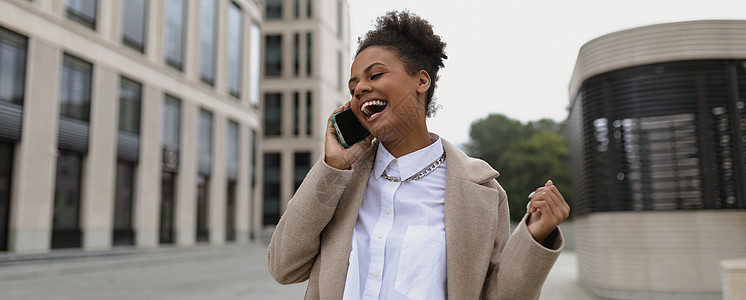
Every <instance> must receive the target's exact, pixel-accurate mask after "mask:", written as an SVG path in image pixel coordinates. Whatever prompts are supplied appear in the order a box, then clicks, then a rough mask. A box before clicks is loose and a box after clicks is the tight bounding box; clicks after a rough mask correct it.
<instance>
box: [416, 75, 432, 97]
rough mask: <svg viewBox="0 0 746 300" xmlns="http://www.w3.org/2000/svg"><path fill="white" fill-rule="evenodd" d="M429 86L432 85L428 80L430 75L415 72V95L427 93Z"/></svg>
mask: <svg viewBox="0 0 746 300" xmlns="http://www.w3.org/2000/svg"><path fill="white" fill-rule="evenodd" d="M430 84H432V81H431V80H430V74H428V73H427V71H425V70H420V71H419V72H417V93H419V94H424V93H427V90H428V89H430Z"/></svg>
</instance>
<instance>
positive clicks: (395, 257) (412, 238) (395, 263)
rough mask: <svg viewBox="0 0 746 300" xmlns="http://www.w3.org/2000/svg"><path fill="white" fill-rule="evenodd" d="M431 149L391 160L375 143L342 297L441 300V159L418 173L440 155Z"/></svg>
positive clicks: (443, 174) (434, 145)
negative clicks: (427, 170)
mask: <svg viewBox="0 0 746 300" xmlns="http://www.w3.org/2000/svg"><path fill="white" fill-rule="evenodd" d="M431 136H432V137H433V138H435V139H437V140H436V141H435V142H434V143H432V144H431V145H430V146H428V147H426V148H423V149H420V150H418V151H416V152H413V153H410V154H407V155H405V156H402V157H400V158H398V159H397V158H395V157H394V156H393V155H391V153H389V152H388V150H386V148H385V147H384V146H383V144H381V145H379V147H378V152H377V153H376V160H375V164H374V166H373V170H371V174H370V176H369V178H368V186H367V187H366V189H365V194H364V196H363V202H362V204H361V207H360V212H359V215H358V218H357V223H356V224H355V229H354V231H353V234H352V249H351V252H350V261H349V262H350V265H349V267H348V269H347V279H346V282H345V289H344V297H343V299H445V298H446V289H445V287H446V238H445V210H444V206H443V204H444V200H445V184H446V163H445V161H444V162H443V163H442V164H441V165H440V167H438V168H437V169H435V170H434V171H433V172H431V173H430V174H428V175H427V176H425V177H422V178H420V179H416V180H410V181H407V182H393V181H389V180H387V179H385V178H384V177H382V176H381V175H382V174H383V172H384V170H385V171H386V174H388V175H390V176H394V177H401V178H402V180H404V179H406V178H409V177H410V176H412V175H414V174H417V173H419V172H420V171H421V170H422V169H424V168H426V167H428V166H430V165H431V164H432V163H433V162H435V161H436V160H437V159H438V158H439V157H440V156H441V155H442V154H443V145H442V143H441V140H440V138H439V137H438V136H437V135H434V134H431Z"/></svg>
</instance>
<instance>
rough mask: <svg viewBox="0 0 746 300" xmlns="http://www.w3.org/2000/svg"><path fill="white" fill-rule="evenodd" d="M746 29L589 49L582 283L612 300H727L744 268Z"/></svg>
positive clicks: (580, 106)
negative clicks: (738, 261) (726, 279)
mask: <svg viewBox="0 0 746 300" xmlns="http://www.w3.org/2000/svg"><path fill="white" fill-rule="evenodd" d="M744 36H746V21H742V20H741V21H727V20H710V21H691V22H680V23H668V24H659V25H652V26H646V27H640V28H634V29H629V30H625V31H620V32H615V33H612V34H609V35H605V36H602V37H599V38H597V39H594V40H592V41H590V42H588V43H587V44H585V45H584V46H583V47H582V48H581V50H580V53H579V55H578V60H577V62H576V66H575V71H574V73H573V76H572V80H571V83H570V99H571V100H570V115H569V118H568V125H569V126H570V130H569V131H570V133H571V142H570V145H571V160H572V172H573V187H574V189H573V196H574V199H575V203H574V205H573V210H574V214H575V224H576V225H575V228H576V235H577V236H576V242H577V245H576V249H577V251H578V263H579V274H580V280H581V282H582V283H583V284H584V285H585V286H586V287H588V288H589V289H590V290H591V291H593V292H594V293H595V294H597V295H599V296H602V297H604V298H614V299H641V298H649V299H652V298H656V299H657V297H664V298H665V297H668V298H676V299H689V298H692V299H720V297H721V295H720V291H721V281H720V279H721V276H720V267H719V262H720V261H721V260H725V259H733V258H744V257H746V175H745V174H746V163H745V160H746V104H745V103H746V44H745V43H744V42H743V37H744Z"/></svg>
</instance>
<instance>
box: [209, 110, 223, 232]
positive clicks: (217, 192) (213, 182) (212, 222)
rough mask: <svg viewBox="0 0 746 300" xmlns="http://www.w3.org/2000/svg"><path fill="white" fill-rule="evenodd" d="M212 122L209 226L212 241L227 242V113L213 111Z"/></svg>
mask: <svg viewBox="0 0 746 300" xmlns="http://www.w3.org/2000/svg"><path fill="white" fill-rule="evenodd" d="M212 115H213V117H212V124H213V128H214V130H213V131H212V170H211V172H210V173H211V174H210V191H209V193H210V196H209V198H208V203H207V206H208V207H209V208H208V209H207V213H208V214H209V215H208V216H207V227H208V228H209V230H210V243H211V244H223V243H225V209H226V203H225V202H226V198H225V196H226V192H227V190H226V189H227V188H228V186H227V184H226V180H228V179H227V178H228V177H227V176H226V172H227V171H226V167H225V164H226V158H227V155H226V152H227V149H226V147H225V142H226V134H227V133H226V127H227V122H228V121H227V120H226V119H225V115H224V114H222V113H220V112H213V114H212Z"/></svg>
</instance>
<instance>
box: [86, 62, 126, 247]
mask: <svg viewBox="0 0 746 300" xmlns="http://www.w3.org/2000/svg"><path fill="white" fill-rule="evenodd" d="M117 82H118V80H117V75H116V74H115V73H114V72H112V71H111V70H108V69H105V68H103V67H101V66H100V65H94V70H93V91H92V97H91V117H90V118H91V123H90V140H89V143H88V145H89V146H88V155H87V156H86V159H85V164H84V167H83V168H84V170H83V185H82V189H83V194H82V195H83V196H82V199H81V206H80V212H81V219H80V220H81V224H80V225H81V229H82V230H83V248H84V249H86V250H96V249H107V248H110V247H111V229H112V224H113V216H114V193H115V192H114V191H115V185H114V182H115V174H116V173H115V171H114V170H116V150H117V149H116V136H117V120H118V115H117V111H118V108H119V106H118V104H119V101H118V99H117V94H118V93H117V92H118V91H119V89H118V85H117Z"/></svg>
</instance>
